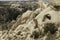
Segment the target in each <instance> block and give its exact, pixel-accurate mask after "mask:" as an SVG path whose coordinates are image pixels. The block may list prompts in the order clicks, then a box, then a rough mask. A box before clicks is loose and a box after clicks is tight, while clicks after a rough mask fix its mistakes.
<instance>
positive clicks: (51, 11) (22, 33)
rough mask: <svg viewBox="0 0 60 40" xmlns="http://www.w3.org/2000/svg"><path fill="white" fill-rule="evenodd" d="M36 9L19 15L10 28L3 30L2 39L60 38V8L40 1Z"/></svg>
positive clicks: (54, 39)
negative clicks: (57, 8)
mask: <svg viewBox="0 0 60 40" xmlns="http://www.w3.org/2000/svg"><path fill="white" fill-rule="evenodd" d="M38 4H39V8H37V9H36V10H34V11H32V10H27V11H26V12H24V13H23V14H22V15H21V17H20V16H19V17H18V18H17V20H16V21H12V22H11V23H10V24H13V23H14V24H13V25H12V26H9V27H11V28H10V29H9V30H6V31H3V32H2V33H3V35H1V37H0V39H1V40H60V10H59V11H58V10H56V9H55V7H54V6H52V5H49V4H45V3H41V4H40V3H38Z"/></svg>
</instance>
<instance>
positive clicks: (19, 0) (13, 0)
mask: <svg viewBox="0 0 60 40" xmlns="http://www.w3.org/2000/svg"><path fill="white" fill-rule="evenodd" d="M0 1H31V0H0ZM41 1H46V0H41Z"/></svg>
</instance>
